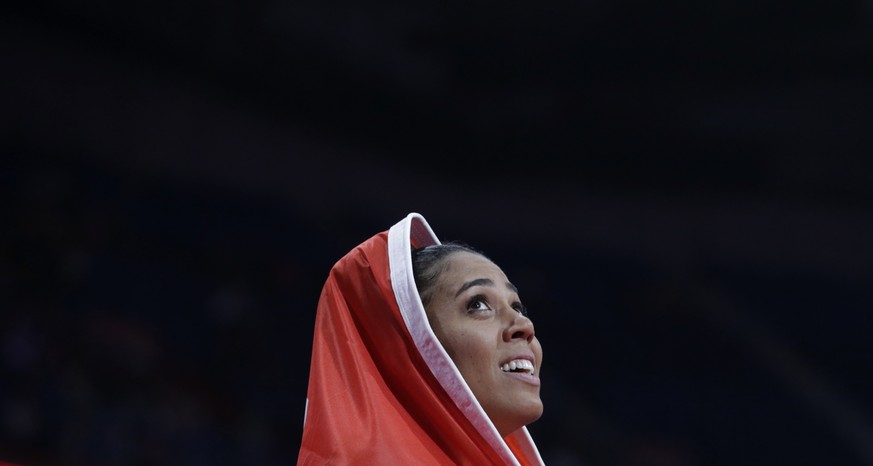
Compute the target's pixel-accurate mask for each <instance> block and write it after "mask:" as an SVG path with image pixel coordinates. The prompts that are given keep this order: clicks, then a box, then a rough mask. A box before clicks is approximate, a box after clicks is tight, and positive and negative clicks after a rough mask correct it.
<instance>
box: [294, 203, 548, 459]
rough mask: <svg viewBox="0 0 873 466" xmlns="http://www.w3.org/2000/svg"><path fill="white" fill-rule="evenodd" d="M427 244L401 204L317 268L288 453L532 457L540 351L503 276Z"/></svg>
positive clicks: (423, 229)
mask: <svg viewBox="0 0 873 466" xmlns="http://www.w3.org/2000/svg"><path fill="white" fill-rule="evenodd" d="M436 245H439V241H438V240H437V238H436V235H434V233H433V231H432V230H431V228H430V226H428V224H427V222H426V221H425V219H424V218H423V217H422V216H421V215H418V214H416V213H412V214H409V215H408V216H407V217H406V218H404V219H403V220H402V221H400V222H398V223H397V224H395V225H394V226H392V227H391V228H390V229H389V230H388V231H387V232H382V233H379V234H377V235H375V236H373V237H372V238H370V239H369V240H367V241H365V242H364V243H362V244H360V245H359V246H357V247H356V248H355V249H353V250H352V251H351V252H349V253H348V254H347V255H346V256H345V257H343V258H342V259H340V260H339V261H338V262H337V263H336V265H334V267H333V269H331V272H330V275H329V277H328V279H327V281H326V283H325V285H324V288H323V290H322V294H321V298H320V300H319V304H318V313H317V316H316V323H315V335H314V338H313V351H312V363H311V367H310V379H309V390H308V393H307V409H306V416H305V422H304V430H303V441H302V444H301V448H300V454H299V456H298V464H299V465H302V464H327V463H329V464H378V465H394V464H403V465H405V464H410V465H423V464H471V465H487V464H521V465H527V464H542V459H541V458H540V455H539V452H538V451H537V448H536V445H535V444H534V442H533V440H532V439H531V437H530V435H529V434H528V431H527V428H526V427H525V425H526V424H527V423H530V422H533V421H534V420H536V419H537V418H538V417H539V416H540V414H541V413H542V403H541V402H540V398H539V369H540V365H541V362H542V351H541V349H540V346H539V342H538V341H537V340H536V338H535V336H534V330H533V325H532V324H531V322H530V320H529V319H527V317H526V316H525V312H524V307H523V306H522V305H521V302H520V300H519V299H518V295H517V292H516V290H515V287H514V286H513V285H512V284H511V283H510V282H509V281H508V280H507V279H506V276H505V275H504V274H503V272H502V271H501V270H500V269H499V268H498V267H497V266H496V265H494V264H493V263H492V262H491V261H490V260H488V259H487V258H485V257H484V256H482V255H481V254H478V253H476V252H475V251H471V250H469V249H466V248H463V247H459V246H443V247H440V246H436ZM413 256H415V264H416V265H415V267H413ZM416 276H417V278H418V282H416ZM420 294H421V297H420ZM422 298H423V299H422Z"/></svg>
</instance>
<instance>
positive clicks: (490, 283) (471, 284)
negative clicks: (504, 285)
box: [455, 278, 494, 298]
mask: <svg viewBox="0 0 873 466" xmlns="http://www.w3.org/2000/svg"><path fill="white" fill-rule="evenodd" d="M480 285H483V286H494V282H493V281H491V279H490V278H477V279H475V280H470V281H468V282H467V283H464V284H463V285H461V289H459V290H458V292H457V293H455V297H456V298H457V297H458V296H460V295H461V293H463V292H464V291H466V290H467V289H469V288H471V287H474V286H480Z"/></svg>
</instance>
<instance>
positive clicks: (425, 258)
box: [412, 241, 487, 306]
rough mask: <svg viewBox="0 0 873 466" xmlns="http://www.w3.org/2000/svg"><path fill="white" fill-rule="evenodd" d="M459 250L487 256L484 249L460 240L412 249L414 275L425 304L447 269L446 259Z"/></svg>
mask: <svg viewBox="0 0 873 466" xmlns="http://www.w3.org/2000/svg"><path fill="white" fill-rule="evenodd" d="M457 252H469V253H473V254H478V255H480V256H482V257H486V256H485V254H483V253H482V251H479V250H477V249H475V248H473V247H472V246H470V245H467V244H464V243H461V242H458V241H450V242H447V243H443V244H432V245H430V246H425V247H423V248H419V249H413V250H412V275H413V277H414V278H415V287H416V288H418V295H419V296H420V297H421V303H422V304H424V305H425V306H427V303H428V301H430V295H431V288H433V285H434V282H435V281H436V279H437V277H439V276H440V274H442V273H443V272H444V271H445V270H446V268H445V265H444V263H445V259H446V258H448V257H449V256H451V255H452V254H454V253H457ZM486 258H487V257H486Z"/></svg>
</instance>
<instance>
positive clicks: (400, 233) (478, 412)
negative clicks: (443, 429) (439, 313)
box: [388, 212, 543, 465]
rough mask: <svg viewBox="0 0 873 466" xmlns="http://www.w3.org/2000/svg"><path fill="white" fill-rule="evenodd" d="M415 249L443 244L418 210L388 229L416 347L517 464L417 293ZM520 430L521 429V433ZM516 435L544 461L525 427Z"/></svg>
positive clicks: (397, 293)
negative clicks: (414, 266)
mask: <svg viewBox="0 0 873 466" xmlns="http://www.w3.org/2000/svg"><path fill="white" fill-rule="evenodd" d="M413 244H414V245H415V247H416V248H421V247H424V246H429V245H431V244H440V241H439V239H437V237H436V235H435V234H434V232H433V230H432V229H431V228H430V225H428V224H427V221H426V220H425V219H424V217H422V216H421V215H420V214H418V213H415V212H413V213H410V214H409V215H407V216H406V218H404V219H403V220H401V221H400V222H398V223H396V224H395V225H394V226H392V227H391V229H390V230H388V263H389V268H390V270H391V288H393V290H394V298H395V299H396V300H397V305H398V306H399V307H400V314H401V315H402V316H403V321H404V322H405V323H406V328H407V330H408V331H409V333H410V335H412V339H413V341H415V346H417V347H418V351H419V353H421V356H422V357H423V358H424V361H425V362H426V363H427V365H428V367H430V370H431V372H433V375H434V376H435V377H436V378H437V380H438V381H439V382H440V384H441V385H442V386H443V388H444V389H445V390H446V392H447V393H448V394H449V396H450V397H451V398H452V400H453V401H454V402H455V404H456V405H457V406H458V407H459V408H460V409H461V411H462V412H463V413H464V415H465V416H467V419H469V420H470V422H471V423H473V425H474V426H475V427H476V429H477V430H478V431H479V433H480V434H482V436H483V437H484V438H485V440H486V441H487V442H488V443H489V444H490V445H491V446H492V447H493V448H494V450H495V451H496V452H497V453H498V454H499V455H500V457H501V458H502V459H503V460H504V461H505V462H506V464H510V465H518V464H519V463H518V460H516V458H515V456H514V455H513V454H512V451H511V450H510V449H509V447H508V446H507V445H506V442H504V441H503V439H502V438H501V437H500V434H499V433H498V432H497V429H496V428H495V427H494V424H493V423H492V422H491V419H490V418H488V415H486V414H485V410H483V409H482V406H481V405H480V404H479V401H478V400H477V399H476V397H475V396H474V395H473V392H472V391H471V390H470V387H469V386H468V385H467V382H466V381H465V380H464V378H463V377H462V376H461V373H460V372H459V371H458V368H457V366H455V363H454V362H453V361H452V359H451V358H450V357H449V355H448V353H446V350H445V348H443V345H442V344H441V343H440V342H439V340H437V337H436V335H435V334H434V333H433V329H431V327H430V323H429V322H428V320H427V315H426V314H425V312H424V305H422V303H421V297H420V296H419V295H418V288H416V286H415V277H414V276H413V274H412V247H413ZM519 431H521V432H519ZM519 431H516V432H515V433H514V434H513V435H514V436H518V435H519V434H521V438H520V440H521V442H520V443H521V444H522V447H523V448H524V449H525V450H526V451H528V452H529V453H533V455H530V456H533V457H535V458H536V459H537V460H539V464H543V462H542V458H541V457H540V453H539V451H538V450H537V447H536V445H535V444H534V443H533V439H532V438H531V437H530V434H529V433H528V431H527V428H526V427H522V428H521V429H519Z"/></svg>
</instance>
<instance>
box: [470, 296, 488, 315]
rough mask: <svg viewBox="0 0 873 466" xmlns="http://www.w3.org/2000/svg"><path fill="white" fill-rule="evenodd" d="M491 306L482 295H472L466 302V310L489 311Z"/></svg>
mask: <svg viewBox="0 0 873 466" xmlns="http://www.w3.org/2000/svg"><path fill="white" fill-rule="evenodd" d="M490 310H491V308H490V307H489V306H488V301H485V298H484V297H482V296H474V297H473V298H471V299H470V301H469V302H468V303H467V311H469V312H478V311H490Z"/></svg>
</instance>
